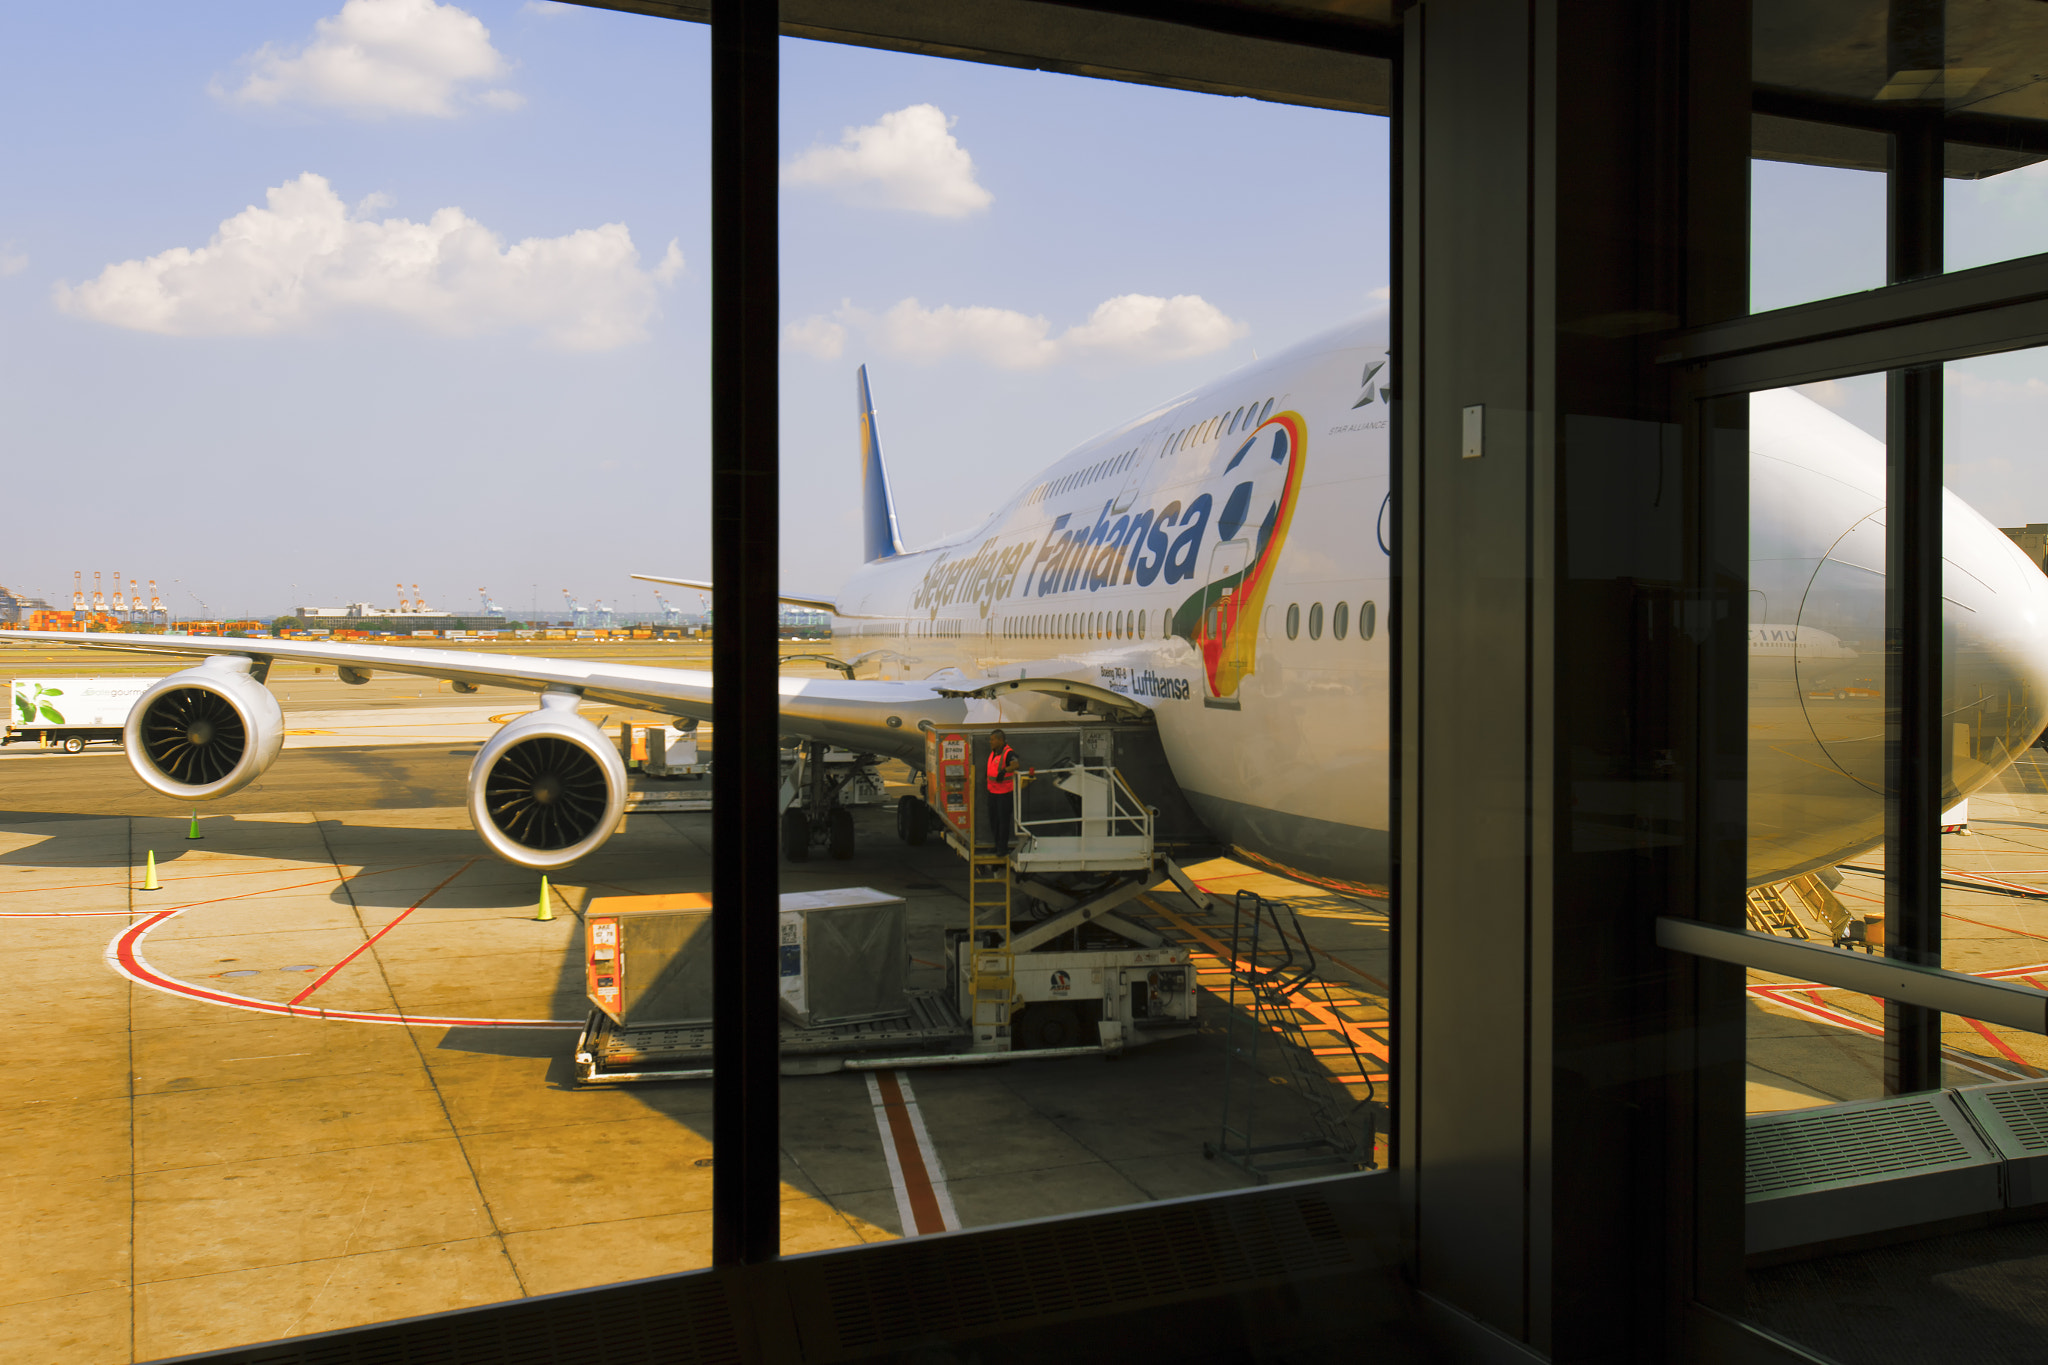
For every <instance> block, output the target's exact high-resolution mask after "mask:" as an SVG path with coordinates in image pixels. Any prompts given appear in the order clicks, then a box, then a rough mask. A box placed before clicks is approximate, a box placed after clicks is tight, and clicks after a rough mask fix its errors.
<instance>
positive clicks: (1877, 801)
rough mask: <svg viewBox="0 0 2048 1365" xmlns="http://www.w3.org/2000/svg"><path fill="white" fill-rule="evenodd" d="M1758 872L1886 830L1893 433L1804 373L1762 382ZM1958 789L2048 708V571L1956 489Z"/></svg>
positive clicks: (1755, 659) (1953, 735)
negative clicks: (1765, 388) (1809, 394)
mask: <svg viewBox="0 0 2048 1365" xmlns="http://www.w3.org/2000/svg"><path fill="white" fill-rule="evenodd" d="M1750 414H1751V423H1752V426H1751V439H1752V443H1753V444H1752V450H1751V461H1750V608H1749V612H1750V626H1749V636H1750V669H1749V688H1750V704H1749V730H1750V735H1749V746H1748V748H1749V881H1750V885H1752V886H1756V885H1761V884H1763V883H1766V882H1773V881H1782V880H1783V879H1785V878H1787V877H1791V876H1796V875H1798V874H1799V873H1801V872H1807V871H1811V870H1812V869H1814V868H1816V867H1824V866H1827V865H1829V864H1831V863H1839V862H1841V861H1843V860H1844V859H1846V858H1850V857H1853V856H1855V855H1856V854H1858V853H1861V852H1863V851H1864V850H1866V849H1868V848H1871V847H1873V846H1874V845H1876V844H1878V843H1879V842H1881V841H1882V840H1883V838H1884V793H1885V774H1884V770H1885V752H1884V751H1885V629H1884V621H1885V613H1884V586H1885V581H1884V564H1885V553H1884V549H1885V547H1884V541H1885V508H1884V483H1885V478H1884V445H1883V443H1882V442H1880V441H1878V440H1875V439H1874V438H1872V437H1871V436H1869V435H1867V434H1865V433H1863V432H1861V431H1859V430H1857V429H1856V428H1855V427H1853V426H1851V425H1850V424H1849V423H1848V422H1846V421H1844V420H1842V419H1841V418H1839V417H1837V416H1835V415H1834V414H1832V413H1829V412H1827V411H1825V410H1824V409H1822V408H1821V407H1820V406H1819V405H1817V404H1815V403H1812V402H1809V401H1808V400H1806V399H1804V398H1802V397H1800V396H1799V395H1797V394H1794V393H1791V392H1790V391H1782V390H1781V391H1777V392H1773V393H1760V394H1757V395H1754V397H1753V398H1752V400H1751V408H1750ZM1942 553H1943V556H1944V559H1945V563H1944V565H1943V579H1942V582H1943V599H1944V600H1943V603H1942V641H1941V647H1942V690H1943V705H1942V711H1943V721H1944V724H1945V725H1946V726H1947V727H1948V729H1947V734H1948V738H1949V742H1948V744H1947V745H1946V746H1944V747H1945V748H1946V749H1947V751H1948V753H1949V754H1950V756H1951V763H1950V765H1949V766H1950V772H1949V774H1948V777H1949V780H1948V781H1947V782H1946V783H1945V784H1944V785H1945V786H1946V787H1947V790H1946V792H1945V793H1944V796H1945V798H1946V799H1945V800H1944V802H1943V804H1944V805H1948V804H1951V803H1953V802H1954V801H1955V800H1957V799H1959V798H1961V797H1964V796H1967V795H1969V794H1970V793H1971V792H1972V791H1975V790H1977V789H1979V788H1981V787H1983V786H1984V785H1985V784H1987V783H1988V782H1990V781H1991V780H1992V778H1993V777H1995V776H1996V775H1997V773H1998V772H1999V770H2000V769H2002V768H2004V767H2005V766H2006V765H2007V764H2008V763H2010V762H2011V761H2012V760H2013V758H2015V757H2017V756H2018V755H2019V754H2020V753H2022V752H2023V751H2024V750H2025V749H2026V747H2027V746H2028V745H2029V744H2031V743H2032V742H2033V741H2034V739H2035V737H2036V736H2038V735H2039V734H2040V733H2041V730H2042V727H2043V726H2044V725H2048V576H2044V575H2043V574H2042V572H2041V570H2040V569H2039V568H2038V567H2036V566H2035V564H2034V563H2033V562H2032V561H2031V560H2029V559H2028V558H2027V556H2026V554H2025V553H2024V552H2023V551H2021V550H2020V548H2019V547H2018V546H2017V545H2014V544H2013V543H2012V541H2011V540H2009V539H2008V538H2007V537H2006V535H2005V533H2004V532H2002V531H2000V530H1999V529H1998V528H1997V527H1995V526H1993V525H1991V523H1989V522H1988V521H1986V520H1985V519H1984V518H1983V517H1981V516H1979V515H1978V514H1977V513H1976V512H1975V511H1973V510H1972V509H1971V508H1970V507H1969V506H1968V505H1967V504H1965V503H1964V502H1963V501H1962V500H1961V499H1960V498H1957V497H1955V496H1953V495H1950V494H1946V493H1945V494H1944V495H1943V523H1942Z"/></svg>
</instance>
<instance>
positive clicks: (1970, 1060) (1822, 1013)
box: [1751, 986, 2026, 1080]
mask: <svg viewBox="0 0 2048 1365" xmlns="http://www.w3.org/2000/svg"><path fill="white" fill-rule="evenodd" d="M1784 989H1786V988H1785V987H1782V986H1780V987H1776V988H1768V989H1764V990H1757V989H1756V988H1755V987H1751V990H1752V991H1754V993H1755V994H1758V995H1761V996H1763V997H1764V999H1766V1000H1769V1001H1771V1002H1772V1003H1773V1004H1777V1005H1783V1006H1784V1007H1785V1008H1786V1009H1788V1010H1791V1011H1792V1012H1793V1013H1795V1014H1804V1015H1806V1016H1807V1017H1809V1018H1812V1019H1818V1020H1819V1021H1820V1022H1822V1023H1824V1024H1833V1025H1834V1026H1835V1027H1837V1028H1846V1029H1852V1030H1854V1031H1855V1032H1857V1033H1861V1034H1864V1035H1866V1036H1868V1037H1872V1038H1882V1037H1884V1029H1883V1027H1882V1026H1880V1025H1875V1024H1872V1023H1871V1022H1870V1021H1869V1020H1867V1019H1863V1018H1860V1017H1858V1016H1856V1015H1853V1014H1844V1013H1842V1012H1841V1011H1840V1010H1836V1009H1831V1008H1829V1007H1827V1006H1825V1005H1808V1004H1804V1003H1802V1002H1800V1001H1797V1000H1788V999H1786V998H1785V997H1784V996H1782V995H1780V994H1778V992H1779V991H1781V990H1784ZM1827 989H1835V988H1833V987H1829V988H1827ZM1807 993H1808V994H1809V995H1811V994H1813V992H1811V991H1809V992H1807ZM1872 998H1875V997H1872ZM1972 1022H1975V1021H1974V1020H1973V1021H1972ZM1941 1051H1942V1055H1943V1056H1944V1057H1946V1058H1947V1059H1948V1060H1949V1061H1950V1062H1952V1063H1954V1064H1955V1065H1957V1066H1960V1067H1962V1068H1963V1069H1964V1070H1966V1071H1974V1072H1976V1073H1977V1074H1978V1075H1980V1076H1990V1077H1992V1078H1993V1079H1998V1078H2000V1077H2004V1078H2006V1079H2009V1080H2025V1079H2026V1077H2024V1076H2012V1075H2010V1073H2008V1072H2006V1071H2004V1070H2003V1069H2002V1068H2000V1067H1996V1066H1993V1065H1992V1064H1991V1063H1989V1062H1987V1061H1984V1060H1983V1059H1982V1058H1978V1057H1972V1056H1970V1055H1969V1054H1968V1053H1966V1052H1961V1051H1958V1050H1957V1049H1955V1048H1952V1047H1949V1046H1947V1045H1946V1044H1944V1045H1943V1046H1942V1049H1941ZM2020 1065H2022V1066H2025V1065H2026V1063H2024V1062H2022V1063H2020Z"/></svg>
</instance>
